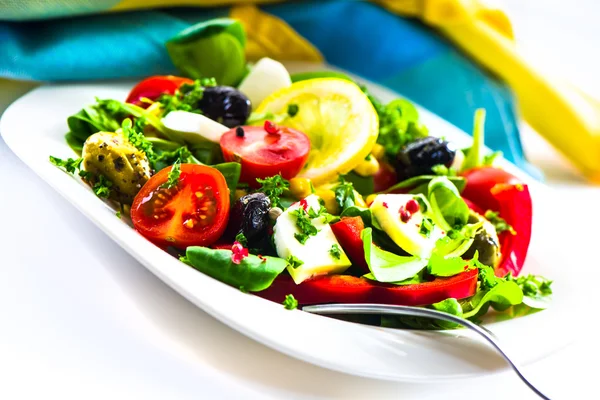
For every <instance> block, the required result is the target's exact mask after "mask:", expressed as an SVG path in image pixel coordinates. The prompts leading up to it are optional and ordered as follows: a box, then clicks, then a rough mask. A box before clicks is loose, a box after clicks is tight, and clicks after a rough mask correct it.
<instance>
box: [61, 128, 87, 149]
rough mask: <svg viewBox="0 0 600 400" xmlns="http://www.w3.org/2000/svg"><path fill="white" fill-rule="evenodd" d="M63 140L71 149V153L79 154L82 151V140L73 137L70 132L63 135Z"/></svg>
mask: <svg viewBox="0 0 600 400" xmlns="http://www.w3.org/2000/svg"><path fill="white" fill-rule="evenodd" d="M65 140H66V142H67V144H68V145H69V147H70V148H71V149H73V151H74V152H75V153H77V154H81V151H82V150H83V143H84V140H81V139H79V138H78V137H77V136H75V135H73V134H72V133H71V132H69V133H67V134H66V135H65Z"/></svg>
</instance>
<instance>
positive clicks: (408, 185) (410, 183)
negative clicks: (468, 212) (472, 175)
mask: <svg viewBox="0 0 600 400" xmlns="http://www.w3.org/2000/svg"><path fill="white" fill-rule="evenodd" d="M435 178H437V175H420V176H415V177H412V178H409V179H406V180H404V181H402V182H399V183H396V184H395V185H394V186H391V187H389V188H388V189H386V190H384V191H383V192H380V193H392V192H397V191H401V192H406V191H410V193H413V194H417V193H422V194H425V195H427V189H428V186H429V182H430V181H431V180H432V179H435ZM447 179H448V180H449V181H450V182H452V183H453V184H454V186H455V187H456V189H457V190H458V191H459V192H462V190H463V189H464V188H465V185H466V183H467V181H466V179H465V178H463V177H462V176H448V177H447Z"/></svg>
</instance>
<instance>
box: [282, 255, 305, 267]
mask: <svg viewBox="0 0 600 400" xmlns="http://www.w3.org/2000/svg"><path fill="white" fill-rule="evenodd" d="M285 261H286V262H287V266H288V267H292V268H294V269H296V268H298V267H299V266H301V265H302V264H304V261H302V260H301V259H299V258H298V257H296V256H294V255H292V254H290V255H289V256H288V258H286V259H285Z"/></svg>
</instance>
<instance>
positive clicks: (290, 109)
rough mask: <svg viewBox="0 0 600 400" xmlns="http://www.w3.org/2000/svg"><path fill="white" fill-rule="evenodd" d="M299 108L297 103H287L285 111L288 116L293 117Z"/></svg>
mask: <svg viewBox="0 0 600 400" xmlns="http://www.w3.org/2000/svg"><path fill="white" fill-rule="evenodd" d="M299 110H300V109H299V107H298V104H294V103H291V104H288V107H287V113H288V115H289V116H290V117H295V116H296V114H298V111H299Z"/></svg>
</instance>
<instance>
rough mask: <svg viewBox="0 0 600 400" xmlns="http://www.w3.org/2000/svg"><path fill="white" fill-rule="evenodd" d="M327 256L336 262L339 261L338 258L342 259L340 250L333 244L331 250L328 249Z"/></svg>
mask: <svg viewBox="0 0 600 400" xmlns="http://www.w3.org/2000/svg"><path fill="white" fill-rule="evenodd" d="M329 254H330V255H331V257H333V258H335V259H336V260H339V259H340V258H342V249H341V248H340V246H339V245H338V244H337V243H334V244H332V245H331V249H329Z"/></svg>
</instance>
